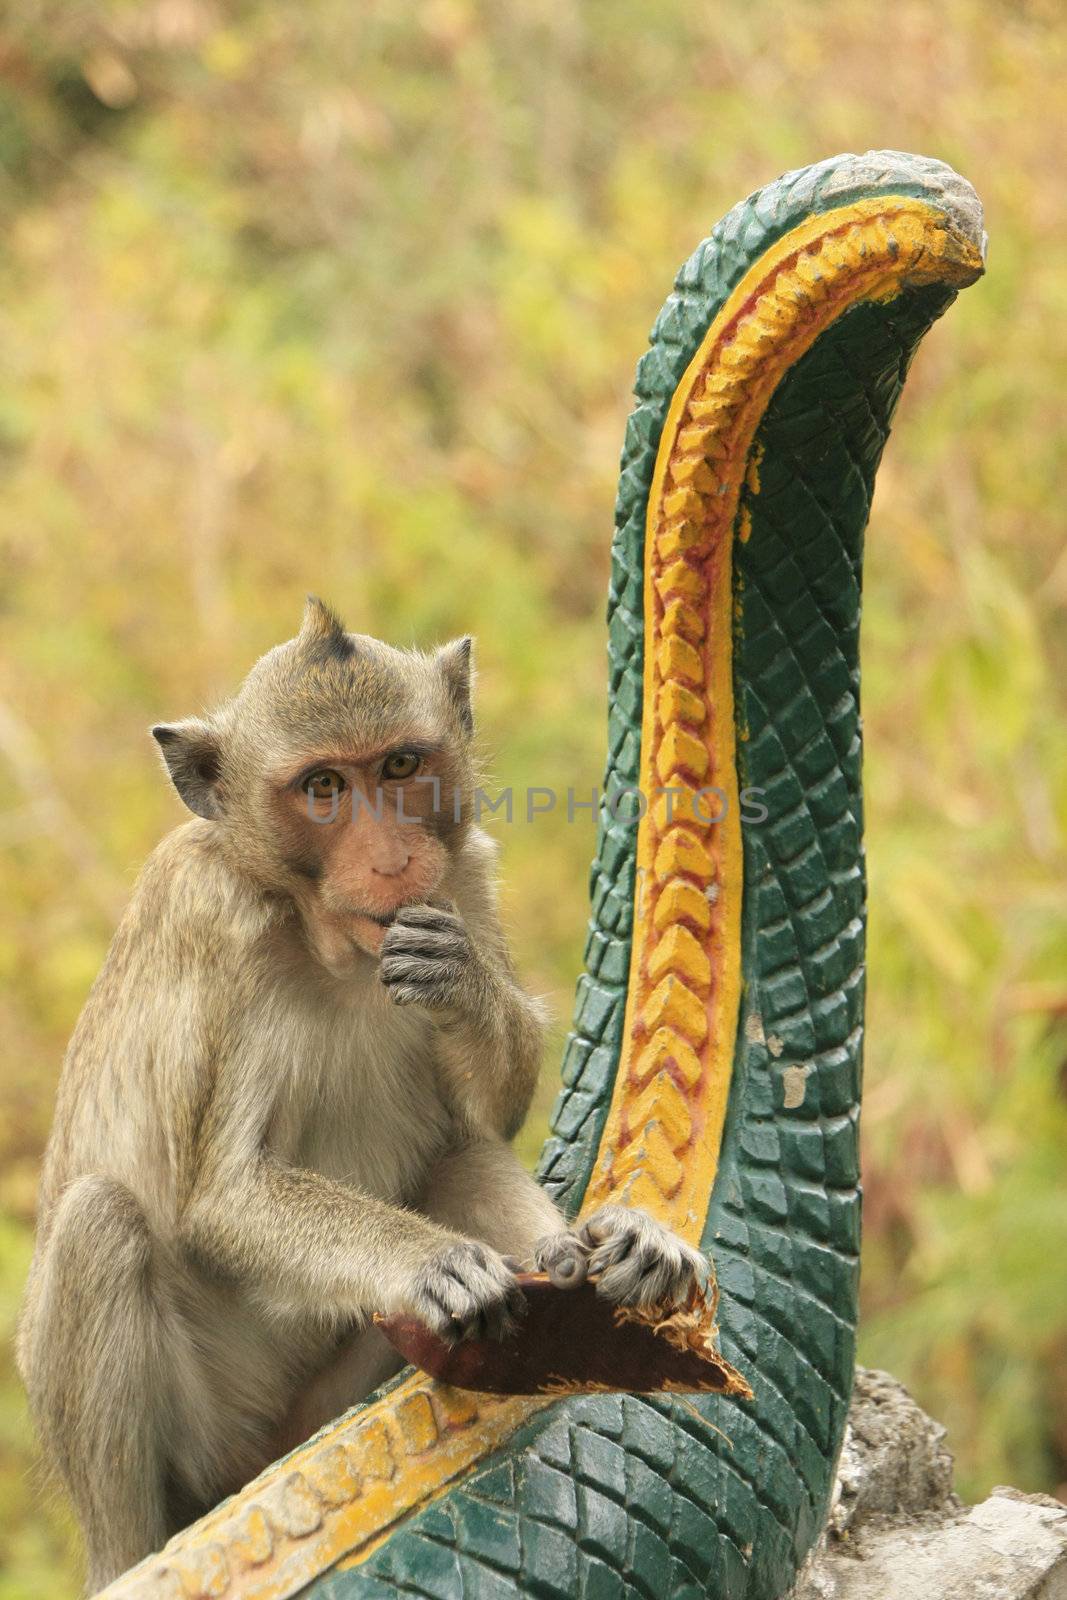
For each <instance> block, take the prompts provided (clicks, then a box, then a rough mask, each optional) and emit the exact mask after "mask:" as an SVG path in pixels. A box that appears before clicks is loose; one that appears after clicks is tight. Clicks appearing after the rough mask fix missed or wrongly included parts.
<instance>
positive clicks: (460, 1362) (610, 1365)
mask: <svg viewBox="0 0 1067 1600" xmlns="http://www.w3.org/2000/svg"><path fill="white" fill-rule="evenodd" d="M518 1281H519V1285H520V1287H521V1289H522V1291H523V1296H524V1298H525V1302H526V1310H525V1315H524V1316H523V1318H522V1322H521V1324H520V1326H519V1328H518V1330H517V1331H516V1332H515V1333H513V1334H510V1335H509V1336H508V1337H507V1338H506V1339H499V1340H498V1339H466V1340H463V1341H462V1342H461V1343H458V1344H449V1343H448V1342H447V1341H446V1340H444V1339H442V1338H441V1337H440V1336H439V1335H438V1334H436V1333H433V1332H432V1331H431V1330H430V1329H429V1328H427V1327H426V1325H425V1324H424V1323H422V1322H418V1321H416V1319H415V1318H414V1317H404V1316H396V1317H376V1318H375V1321H376V1322H377V1324H378V1326H379V1327H380V1328H381V1330H382V1332H383V1333H384V1334H385V1336H386V1338H387V1339H389V1340H390V1342H391V1343H392V1344H394V1345H395V1346H396V1348H397V1349H398V1350H399V1351H400V1353H401V1355H402V1356H404V1357H405V1359H406V1360H408V1361H410V1362H411V1363H412V1364H413V1365H414V1366H416V1367H421V1368H422V1370H423V1371H424V1372H428V1373H429V1374H430V1376H431V1377H433V1378H438V1379H440V1381H441V1382H442V1383H450V1384H453V1385H454V1386H455V1387H456V1388H459V1389H477V1390H479V1391H481V1392H482V1393H483V1394H530V1395H537V1394H573V1393H581V1392H583V1391H586V1390H588V1391H594V1390H613V1389H617V1390H622V1391H624V1392H628V1393H632V1394H634V1393H636V1394H654V1393H657V1392H659V1393H662V1392H674V1393H679V1394H685V1393H689V1394H708V1393H713V1394H731V1395H737V1396H739V1397H741V1398H743V1399H751V1398H752V1390H751V1388H750V1387H749V1385H748V1383H747V1381H746V1380H745V1378H743V1377H742V1375H741V1373H740V1372H738V1371H737V1370H736V1368H734V1367H732V1366H730V1364H729V1362H728V1361H725V1360H724V1359H723V1357H722V1356H721V1355H720V1354H719V1353H718V1351H717V1350H716V1349H715V1345H714V1339H715V1304H714V1300H710V1301H709V1300H704V1299H703V1298H697V1299H694V1300H693V1301H692V1302H690V1304H688V1305H686V1306H683V1307H670V1306H668V1307H658V1308H653V1309H647V1310H640V1311H639V1310H637V1309H635V1308H633V1307H623V1306H617V1305H614V1304H612V1302H611V1301H609V1300H605V1299H603V1298H602V1297H601V1296H600V1295H598V1294H597V1292H596V1285H595V1283H593V1282H592V1281H591V1280H590V1281H588V1282H585V1283H582V1284H580V1285H578V1286H577V1287H575V1288H561V1287H559V1286H558V1285H557V1284H555V1283H553V1282H552V1281H551V1280H550V1279H549V1277H548V1275H547V1274H546V1273H540V1272H538V1273H520V1274H519V1278H518Z"/></svg>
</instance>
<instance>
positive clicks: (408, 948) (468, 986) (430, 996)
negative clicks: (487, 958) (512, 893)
mask: <svg viewBox="0 0 1067 1600" xmlns="http://www.w3.org/2000/svg"><path fill="white" fill-rule="evenodd" d="M380 974H381V980H382V982H383V983H384V984H385V986H386V988H387V989H388V991H389V993H390V994H391V995H392V997H393V999H394V1000H395V1002H396V1004H397V1005H398V1006H406V1005H411V1004H418V1005H424V1006H429V1007H430V1008H431V1009H433V1010H457V1011H472V1010H478V1009H480V1008H481V1005H482V1003H483V1001H484V998H485V994H486V991H487V990H488V988H489V986H490V984H491V982H492V977H491V974H490V972H489V970H488V968H487V967H486V965H485V963H484V962H483V961H481V960H480V959H479V957H478V955H477V952H476V951H475V948H474V942H473V940H472V939H471V936H470V934H469V933H468V932H467V928H466V925H465V923H464V921H463V918H462V917H461V916H459V914H458V913H457V912H455V911H449V910H444V909H442V908H441V907H439V906H431V905H410V906H401V908H400V910H399V911H398V912H397V914H396V921H395V922H393V923H391V924H390V926H389V927H388V928H387V929H386V933H385V938H384V939H383V940H382V947H381V967H380Z"/></svg>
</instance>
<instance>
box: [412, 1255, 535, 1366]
mask: <svg viewBox="0 0 1067 1600" xmlns="http://www.w3.org/2000/svg"><path fill="white" fill-rule="evenodd" d="M406 1298H407V1300H408V1309H409V1310H410V1311H411V1314H412V1315H413V1316H416V1317H418V1319H419V1321H420V1322H424V1323H425V1324H426V1326H427V1327H428V1328H432V1329H433V1331H434V1333H436V1334H439V1335H440V1336H441V1338H443V1339H447V1340H448V1341H449V1342H450V1343H454V1342H456V1341H458V1340H460V1339H503V1338H505V1337H506V1335H507V1334H509V1333H514V1331H515V1329H516V1327H517V1326H518V1318H519V1317H521V1315H522V1313H523V1310H524V1308H525V1301H524V1300H523V1295H522V1290H521V1289H520V1288H519V1286H518V1284H517V1283H516V1281H515V1274H514V1273H513V1272H512V1270H511V1268H510V1267H509V1266H508V1264H507V1263H506V1262H505V1260H504V1258H503V1256H499V1255H497V1253H496V1251H495V1250H490V1248H489V1246H488V1245H484V1244H479V1243H478V1242H477V1241H476V1240H474V1239H457V1240H456V1241H455V1242H454V1243H451V1244H446V1245H442V1246H440V1247H439V1248H437V1249H435V1250H434V1252H433V1254H432V1255H430V1256H429V1257H428V1258H427V1259H426V1260H425V1261H423V1262H422V1263H421V1264H420V1265H419V1266H418V1267H417V1268H416V1269H415V1273H414V1275H413V1278H412V1282H411V1285H410V1288H409V1291H408V1295H407V1297H406Z"/></svg>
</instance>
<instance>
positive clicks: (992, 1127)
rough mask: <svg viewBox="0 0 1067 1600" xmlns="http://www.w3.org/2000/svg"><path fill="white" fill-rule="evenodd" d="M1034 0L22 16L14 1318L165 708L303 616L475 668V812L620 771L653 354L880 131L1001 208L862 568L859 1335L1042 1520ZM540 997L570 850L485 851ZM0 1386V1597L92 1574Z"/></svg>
mask: <svg viewBox="0 0 1067 1600" xmlns="http://www.w3.org/2000/svg"><path fill="white" fill-rule="evenodd" d="M1065 57H1067V49H1065V36H1064V28H1063V17H1062V13H1061V10H1060V7H1059V5H1058V4H1057V3H1054V0H1049V3H1048V4H1047V5H1043V4H1039V3H1036V0H1031V3H1022V0H941V3H939V4H928V3H925V0H901V3H899V4H897V5H896V6H895V7H892V8H889V9H887V8H886V7H885V6H884V5H882V4H880V3H876V0H822V3H820V4H817V5H816V4H811V3H805V0H799V3H793V4H790V5H788V6H787V5H786V4H784V0H783V3H779V4H771V3H768V0H749V3H748V4H746V5H745V6H743V7H733V6H727V5H719V6H715V7H699V6H693V5H691V4H688V3H682V0H657V4H656V5H655V6H652V5H649V4H640V3H638V0H587V3H585V4H582V5H579V4H577V3H575V0H527V3H525V4H522V5H508V4H506V3H504V0H499V3H494V0H424V3H423V4H421V5H420V6H417V7H405V6H396V5H393V4H389V3H388V0H362V4H360V5H359V6H353V5H351V4H350V3H347V0H345V3H342V0H318V3H316V4H306V5H304V6H286V5H282V4H278V3H277V0H274V3H262V0H244V3H239V4H233V5H229V6H224V5H222V4H221V3H215V0H138V3H136V4H135V3H110V4H109V3H104V0H80V3H78V4H74V5H71V4H69V3H68V4H60V3H59V0H21V3H19V4H17V5H14V6H11V5H8V6H5V7H4V9H3V12H2V13H0V206H2V210H3V244H2V247H0V348H2V350H3V352H4V367H5V371H4V379H3V383H2V385H0V479H2V481H0V550H2V579H0V629H2V660H0V769H2V772H3V776H4V794H3V798H2V800H0V874H2V881H0V977H2V995H0V1030H2V1038H3V1050H4V1065H3V1069H2V1074H0V1157H2V1163H3V1167H2V1177H0V1317H2V1320H3V1324H4V1332H5V1334H6V1333H8V1332H9V1331H10V1328H11V1325H12V1324H13V1319H14V1314H15V1308H16V1304H17V1300H18V1296H19V1293H20V1290H21V1285H22V1281H23V1278H24V1274H25V1271H26V1267H27V1263H28V1259H29V1252H30V1238H31V1227H32V1216H33V1207H34V1191H35V1184H36V1171H37V1164H38V1159H39V1156H40V1152H41V1148H42V1145H43V1142H44V1139H45V1137H46V1134H47V1130H48V1125H49V1121H50V1116H51V1103H52V1093H53V1087H54V1084H55V1080H56V1075H57V1071H58V1068H59V1063H60V1060H61V1058H62V1053H63V1049H64V1045H65V1041H66V1038H67V1035H68V1032H69V1030H70V1028H71V1025H72V1023H73V1021H74V1018H75V1016H76V1014H77V1012H78V1010H79V1008H80V1006H81V1004H82V1001H83V999H84V996H85V993H86V990H87V988H88V986H89V984H90V982H91V980H92V978H93V976H94V974H95V972H96V970H97V967H98V965H99V963H100V961H101V958H102V956H103V954H104V951H105V948H106V946H107V943H108V940H109V938H110V935H111V932H112V928H113V925H114V922H115V919H116V917H117V915H118V914H119V912H120V911H121V908H122V906H123V903H124V901H125V898H126V896H127V893H128V891H129V887H130V884H131V882H132V880H133V877H134V875H135V873H136V872H137V870H138V866H139V863H140V862H141V860H142V859H143V857H144V856H145V854H146V853H147V852H148V851H149V850H150V849H151V847H152V846H153V844H154V843H155V842H156V840H157V839H158V837H159V836H160V834H161V833H162V832H163V831H164V830H165V829H167V828H169V827H171V826H172V825H174V824H175V823H176V822H178V821H179V820H180V812H179V807H178V804H177V802H176V801H175V799H174V798H173V796H172V795H171V794H170V792H169V791H168V788H167V786H166V784H165V783H164V782H163V780H162V778H161V776H160V773H159V771H158V770H157V767H156V761H155V757H154V753H153V749H152V747H151V744H150V741H149V739H148V738H147V736H146V729H147V726H148V724H149V723H150V722H151V721H152V720H153V719H155V718H157V717H160V716H166V717H170V716H175V715H182V714H184V713H187V712H191V711H193V710H195V709H197V708H198V707H200V706H202V705H203V704H204V703H206V702H210V701H211V700H212V699H213V698H214V697H216V696H219V695H221V694H223V693H225V692H226V691H227V690H228V689H230V688H231V687H232V686H233V685H234V684H235V683H236V681H237V680H238V678H239V676H240V675H241V674H242V673H243V671H244V670H245V669H246V667H247V666H248V664H249V663H250V662H251V661H252V660H253V658H254V657H255V656H256V655H257V654H258V653H259V652H261V651H262V650H263V649H265V648H266V647H267V646H269V645H271V644H273V643H275V642H276V641H277V640H279V639H281V638H284V637H288V636H289V635H290V634H291V633H292V632H293V631H294V630H295V627H296V625H297V621H298V617H299V614H300V609H301V604H302V597H303V594H304V592H305V591H306V590H308V589H314V590H316V591H317V592H319V593H321V594H323V595H325V596H326V597H328V598H329V599H330V600H331V601H332V602H333V603H334V604H335V605H336V606H337V607H338V608H339V609H340V610H341V611H342V613H343V614H344V615H345V617H346V618H347V620H348V623H349V626H351V627H353V628H357V629H361V630H366V631H369V632H374V633H378V634H381V635H382V636H384V637H386V638H390V639H393V640H395V641H398V642H410V641H416V642H419V643H424V644H430V643H433V642H436V641H440V640H443V639H445V638H448V637H450V636H452V635H455V634H456V633H459V632H461V631H465V630H471V631H473V632H474V633H476V634H477V636H478V644H479V664H480V669H481V675H482V676H481V685H480V692H479V710H480V717H481V725H482V729H483V734H484V738H485V742H486V745H487V748H488V750H489V751H490V768H491V772H492V775H493V778H494V780H495V781H497V782H499V783H501V784H506V783H513V784H515V785H517V786H518V785H526V784H543V785H548V786H552V787H555V788H557V789H565V788H566V787H567V785H569V784H571V785H573V786H574V787H575V789H576V790H579V791H581V790H583V789H584V790H585V791H588V788H589V787H591V786H592V785H593V784H595V783H597V782H598V781H599V779H600V774H601V768H602V761H603V753H604V743H605V739H604V724H605V709H604V698H605V670H604V627H603V607H604V595H605V586H606V577H607V569H608V546H609V535H610V528H611V508H612V501H613V496H614V489H615V473H616V465H617V460H618V452H619V446H620V443H621V438H622V429H623V422H624V418H625V415H626V412H627V410H628V406H629V390H630V384H631V379H632V372H633V366H634V362H635V360H636V358H637V356H638V355H639V353H640V351H641V349H642V348H643V346H644V340H645V335H646V332H647V329H648V326H649V324H650V322H651V320H652V317H653V315H654V314H655V312H656V310H657V309H658V307H659V305H660V302H661V301H662V299H663V297H664V295H665V293H666V291H667V289H668V287H669V284H670V281H671V278H672V275H673V272H674V270H675V268H676V266H677V265H678V263H679V262H680V261H682V260H683V259H684V258H685V256H687V255H688V253H689V251H690V250H691V249H692V247H693V245H694V244H695V243H696V241H697V240H698V239H699V238H700V237H701V236H702V235H703V234H704V233H705V232H706V231H707V229H708V228H709V227H710V226H711V224H712V223H713V222H714V221H715V220H716V219H717V218H718V217H719V216H720V215H721V214H722V212H723V211H724V210H726V209H727V208H728V207H729V206H730V205H731V204H732V203H733V202H734V201H735V200H737V199H739V198H741V197H742V196H743V195H745V194H746V193H748V192H749V191H750V190H751V189H753V188H755V187H756V186H758V185H759V184H761V183H763V182H766V181H768V180H769V179H771V178H773V177H774V176H776V175H777V174H778V173H779V172H780V171H782V170H784V169H785V168H788V167H791V166H798V165H802V164H804V163H807V162H810V161H813V160H816V159H818V158H820V157H822V156H825V155H829V154H832V153H834V152H836V151H838V150H844V149H851V150H864V149H866V148H869V147H876V148H877V147H882V146H894V147H897V148H900V149H911V150H917V151H921V152H923V153H926V154H930V155H936V156H940V157H942V158H944V159H946V160H947V161H949V162H951V163H953V164H954V165H956V166H957V167H959V168H960V170H961V171H962V172H964V173H965V174H966V175H967V176H968V177H969V178H970V179H971V180H972V181H973V182H974V183H975V184H976V186H977V187H978V189H979V191H980V193H981V194H982V196H983V198H984V200H985V203H986V206H987V214H988V226H989V230H990V234H991V238H992V251H991V258H990V272H989V276H988V278H987V280H986V281H985V282H984V283H983V284H982V285H981V286H979V287H978V288H975V289H972V290H970V291H969V292H968V293H967V294H966V295H965V296H964V297H963V299H962V300H961V302H960V304H959V305H958V306H957V307H956V309H955V310H954V311H953V312H952V314H951V315H950V316H949V318H948V319H947V321H946V322H945V323H944V324H943V325H940V326H939V327H938V328H937V329H936V330H935V331H934V333H933V334H932V335H931V337H930V339H929V341H928V343H927V345H926V346H925V347H924V349H923V351H922V353H921V355H920V357H919V360H918V362H917V364H916V367H915V369H914V372H913V377H912V380H911V384H910V387H909V389H908V391H907V392H906V395H905V399H904V402H903V405H902V407H901V411H900V413H899V416H898V422H897V427H896V430H895V434H894V438H893V440H892V442H891V444H890V447H889V451H888V454H887V457H886V460H885V464H884V466H883V469H882V474H881V478H880V480H879V487H878V494H877V498H876V501H875V508H874V515H873V521H872V528H871V535H870V539H869V551H870V554H869V558H868V577H867V594H868V601H867V607H866V619H865V641H864V656H865V687H864V692H865V711H866V722H867V735H868V763H867V775H868V818H869V850H870V875H871V907H872V909H871V944H870V964H871V983H870V1011H869V1043H868V1050H867V1082H868V1093H867V1100H866V1108H865V1119H864V1139H865V1172H866V1194H867V1200H866V1243H865V1251H864V1314H863V1327H862V1339H861V1353H862V1357H863V1359H865V1360H866V1361H868V1362H874V1363H877V1364H882V1365H885V1366H887V1367H889V1368H891V1369H892V1370H893V1371H895V1372H896V1373H897V1374H898V1375H899V1376H900V1377H901V1378H902V1379H904V1380H905V1381H906V1382H907V1383H908V1384H909V1385H910V1386H911V1387H912V1388H913V1390H914V1392H915V1393H916V1394H917V1396H918V1397H919V1398H920V1400H921V1401H922V1402H923V1403H924V1404H925V1405H926V1406H927V1407H929V1408H930V1409H931V1410H932V1411H933V1413H934V1414H935V1415H936V1416H938V1417H940V1418H942V1419H943V1420H944V1421H945V1422H946V1423H947V1424H948V1428H949V1443H950V1445H951V1447H952V1449H953V1450H954V1452H955V1454H956V1456H957V1460H958V1464H959V1480H960V1484H961V1487H962V1489H963V1491H964V1492H965V1493H966V1494H968V1495H970V1496H978V1495H981V1494H982V1493H983V1492H984V1491H985V1490H987V1489H988V1487H989V1486H990V1485H991V1484H993V1483H996V1482H1009V1483H1015V1484H1018V1485H1020V1486H1021V1487H1023V1488H1025V1489H1044V1490H1048V1491H1051V1492H1058V1493H1060V1494H1061V1495H1064V1496H1065V1497H1067V1482H1065V1480H1067V1204H1065V1201H1064V1189H1063V1166H1064V1149H1065V1134H1067V893H1065V887H1067V885H1065V869H1067V718H1065V705H1064V700H1065V691H1064V683H1065V676H1067V629H1065V610H1067V547H1065V540H1064V522H1063V515H1062V506H1063V490H1062V484H1063V474H1064V469H1065V466H1067V459H1065V456H1067V450H1065V425H1064V406H1063V389H1064V383H1065V380H1067V272H1065V261H1064V255H1065V250H1067V228H1065V222H1067V196H1065V192H1064V186H1063V182H1062V175H1063V172H1064V171H1065V170H1067V140H1065V123H1064V120H1063V115H1062V91H1063V83H1064V72H1065V67H1067V60H1065ZM500 832H501V834H502V837H503V844H504V870H505V878H506V902H507V908H508V915H509V920H510V924H511V927H512V929H513V934H514V942H515V945H516V948H517V952H518V955H519V959H520V962H521V966H522V968H523V971H524V972H525V974H526V975H527V977H528V978H529V980H530V981H531V983H532V985H533V986H534V988H536V989H538V990H540V991H541V992H543V993H546V994H548V995H549V996H550V997H551V999H552V1001H553V1004H554V1008H555V1013H556V1017H557V1028H556V1032H555V1037H554V1039H553V1043H552V1049H551V1050H550V1052H549V1054H548V1056H547V1058H546V1067H545V1081H544V1090H543V1094H542V1097H541V1101H540V1105H539V1109H538V1113H537V1118H536V1119H535V1124H534V1123H532V1124H531V1126H530V1128H529V1129H528V1131H527V1135H526V1149H527V1151H528V1153H529V1154H530V1155H531V1157H532V1154H533V1152H534V1151H535V1149H536V1147H537V1145H538V1143H539V1141H540V1136H541V1133H542V1131H543V1128H544V1122H545V1117H546V1115H547V1110H548V1107H549V1105H550V1104H551V1100H552V1097H553V1093H554V1089H553V1080H554V1078H555V1074H556V1066H557V1061H558V1045H559V1040H560V1038H561V1037H562V1034H563V1032H564V1031H565V1028H566V1025H567V1022H568V1019H569V1010H570V998H571V991H572V985H573V981H574V978H575V975H576V973H577V971H578V968H579V960H580V949H581V943H582V933H583V925H584V921H585V914H586V875H587V867H588V862H589V859H590V856H591V854H592V849H593V843H594V836H593V827H592V823H591V821H589V820H588V818H586V817H584V816H583V814H582V813H579V820H578V821H577V822H575V823H574V824H572V825H569V826H568V824H567V822H566V819H565V817H560V816H549V817H543V818H539V819H538V820H537V821H536V822H535V823H534V824H532V825H525V824H522V823H519V822H516V824H515V825H514V826H512V827H510V828H508V827H501V829H500ZM32 1460H33V1448H32V1444H31V1440H30V1434H29V1429H28V1425H27V1421H26V1417H25V1412H24V1406H23V1401H22V1396H21V1392H20V1390H19V1388H18V1384H17V1381H16V1379H15V1377H14V1373H13V1368H12V1365H11V1361H10V1355H9V1352H8V1348H7V1346H5V1350H4V1354H3V1366H2V1371H0V1520H2V1524H3V1527H2V1531H0V1600H15V1597H23V1596H30V1595H34V1596H36V1595H38V1594H41V1593H47V1594H49V1595H51V1596H55V1597H59V1600H61V1597H63V1596H66V1595H71V1594H73V1593H74V1592H75V1589H76V1583H77V1579H76V1567H77V1563H76V1557H75V1556H74V1554H73V1546H72V1541H71V1536H70V1530H69V1525H68V1522H67V1519H66V1515H65V1513H64V1511H63V1509H62V1507H61V1506H59V1505H57V1504H55V1503H54V1502H53V1501H52V1500H51V1499H50V1498H49V1497H48V1496H47V1495H46V1494H44V1493H43V1492H42V1490H41V1488H40V1486H39V1484H38V1483H37V1482H36V1481H35V1478H34V1476H33V1475H32V1471H31V1464H32Z"/></svg>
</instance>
